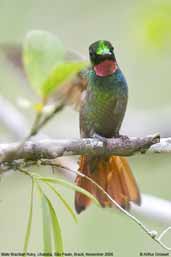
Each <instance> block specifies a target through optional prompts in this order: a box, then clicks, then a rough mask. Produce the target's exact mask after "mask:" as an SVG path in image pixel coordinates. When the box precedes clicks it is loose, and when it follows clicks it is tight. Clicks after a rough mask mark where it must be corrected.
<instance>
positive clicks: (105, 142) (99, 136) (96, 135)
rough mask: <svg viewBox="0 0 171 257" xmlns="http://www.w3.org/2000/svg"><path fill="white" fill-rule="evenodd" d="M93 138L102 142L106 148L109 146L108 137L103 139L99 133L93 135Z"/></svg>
mask: <svg viewBox="0 0 171 257" xmlns="http://www.w3.org/2000/svg"><path fill="white" fill-rule="evenodd" d="M93 138H96V139H98V140H99V141H101V142H102V143H103V145H104V146H107V143H108V141H107V138H106V137H103V136H101V135H99V134H97V133H94V134H93Z"/></svg>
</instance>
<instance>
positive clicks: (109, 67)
mask: <svg viewBox="0 0 171 257" xmlns="http://www.w3.org/2000/svg"><path fill="white" fill-rule="evenodd" d="M117 68H118V67H117V63H116V62H114V61H113V60H105V61H103V62H101V63H99V64H96V65H95V66H94V71H95V73H96V75H97V76H99V77H106V76H109V75H112V73H114V72H115V71H116V70H117Z"/></svg>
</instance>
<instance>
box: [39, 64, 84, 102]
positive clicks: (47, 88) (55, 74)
mask: <svg viewBox="0 0 171 257" xmlns="http://www.w3.org/2000/svg"><path fill="white" fill-rule="evenodd" d="M86 66H87V62H85V61H82V62H70V63H66V62H65V63H61V64H58V65H57V66H56V67H55V68H54V69H53V70H52V72H51V73H50V74H49V76H48V78H47V80H46V81H45V82H44V83H43V85H42V87H41V90H42V92H41V94H42V95H43V97H47V96H48V95H49V94H51V93H52V92H53V91H54V89H56V88H57V87H58V86H59V85H61V84H62V83H64V82H65V80H68V79H69V78H70V77H71V76H72V75H73V74H74V73H76V72H78V71H80V70H81V69H83V68H85V67H86Z"/></svg>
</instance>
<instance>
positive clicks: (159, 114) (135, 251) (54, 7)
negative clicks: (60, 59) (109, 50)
mask: <svg viewBox="0 0 171 257" xmlns="http://www.w3.org/2000/svg"><path fill="white" fill-rule="evenodd" d="M32 29H42V30H48V31H50V32H52V33H55V34H57V35H58V36H59V38H61V40H62V41H63V43H64V45H65V47H66V48H71V49H75V50H77V51H79V52H80V53H82V54H84V55H88V46H89V44H90V43H92V42H93V41H95V40H98V39H107V40H110V41H111V42H112V43H113V44H114V47H115V54H116V57H117V60H118V63H119V65H120V67H121V68H122V70H123V72H124V74H125V76H126V78H127V81H128V84H129V104H128V111H127V114H126V117H125V121H124V125H123V131H124V132H125V133H126V134H128V135H130V136H136V135H145V134H150V133H154V132H161V135H162V136H169V135H170V134H169V132H170V129H171V124H170V112H171V106H170V96H171V85H170V67H171V1H170V0H168V1H166V0H160V1H159V0H158V1H157V0H154V1H151V0H150V1H138V0H128V1H123V0H121V1H115V0H113V1H112V0H108V1H97V0H86V1H78V0H71V1H66V0H63V1H58V0H56V1H55V0H49V1H47V0H44V1H42V0H41V1H40V0H37V1H33V0H29V1H28V0H13V1H9V0H0V33H1V35H0V43H6V42H10V43H21V42H23V39H24V37H25V34H26V33H27V32H28V31H30V30H32ZM0 90H1V95H3V96H4V97H6V98H7V99H9V100H10V101H11V102H12V103H14V104H15V105H16V107H17V108H18V110H20V111H21V112H22V113H23V114H24V115H25V116H26V118H27V119H28V122H29V124H31V121H32V119H33V111H32V110H30V109H26V110H25V109H24V110H23V107H21V106H20V105H19V104H18V103H19V99H21V98H26V99H27V98H28V99H29V100H32V98H33V95H32V94H30V92H29V90H28V88H27V85H26V83H25V82H24V81H23V80H22V79H21V78H20V77H17V76H16V73H15V72H14V70H13V69H12V67H9V63H8V62H6V60H5V59H4V57H3V55H1V59H0ZM34 100H35V102H36V96H34ZM68 124H69V125H68ZM43 131H44V132H46V134H49V135H50V136H53V137H54V138H70V137H72V138H73V137H79V124H78V113H76V112H75V111H73V110H72V109H71V108H66V109H65V110H64V111H63V112H62V113H60V114H59V115H57V116H56V117H55V119H54V120H53V121H51V122H50V123H49V124H48V126H46V128H45V129H44V130H43ZM0 139H1V141H3V142H7V141H12V140H13V141H15V138H14V137H13V136H12V135H11V134H10V132H9V131H7V130H6V129H5V127H4V126H3V124H2V126H1V127H0ZM129 160H130V163H131V166H132V169H133V171H134V174H135V176H136V178H137V181H138V184H139V187H140V190H141V191H142V192H143V193H147V194H151V195H154V196H158V197H161V198H164V199H168V200H170V197H171V186H170V179H171V172H170V170H171V158H170V156H169V155H144V156H140V155H139V156H135V157H131V158H129ZM36 171H38V172H41V173H42V172H44V174H46V175H47V174H49V172H50V170H48V169H46V170H44V171H42V169H41V170H36ZM61 192H63V194H64V196H66V198H67V199H68V200H69V202H70V203H72V206H73V193H72V192H70V191H68V190H63V189H62V188H61ZM29 193H30V181H29V178H27V177H26V176H23V175H21V174H16V173H13V174H9V175H8V176H5V177H3V179H2V182H1V184H0V200H1V201H0V252H2V251H21V250H22V247H23V242H24V233H25V229H26V223H27V216H28V204H29V197H30V195H29ZM55 204H56V210H57V214H58V215H59V218H60V222H61V228H62V233H63V238H64V247H65V251H66V252H68V251H72V252H74V251H84V252H86V251H89V252H91V251H92V252H106V251H107V252H108V251H113V252H114V256H139V253H140V252H148V251H150V252H154V251H156V252H157V251H158V252H163V250H162V249H161V247H159V246H158V245H157V244H156V243H155V242H154V241H152V240H151V239H150V238H149V237H148V236H147V235H146V234H145V233H144V232H143V231H141V229H139V227H138V226H137V225H136V224H134V223H132V222H131V221H130V220H129V219H128V218H127V217H125V216H123V215H121V214H119V213H118V212H117V211H115V210H102V209H99V208H97V207H95V206H92V207H90V208H89V209H88V210H87V211H86V212H85V213H83V214H81V215H80V216H79V217H78V219H79V224H78V225H75V224H74V223H73V221H72V220H71V218H70V216H69V215H68V214H67V212H66V211H65V210H64V209H63V207H62V205H61V204H60V203H59V204H58V203H55ZM37 205H38V203H37V202H35V206H36V207H35V212H34V226H33V231H32V239H31V243H30V248H29V250H30V251H36V252H37V251H41V245H42V243H41V241H42V238H41V221H40V215H39V211H40V210H39V207H38V206H37ZM144 222H145V223H146V224H147V225H148V226H149V227H150V228H153V229H158V230H159V231H161V230H162V229H164V228H165V226H166V225H164V224H159V223H155V222H153V221H152V220H147V219H144ZM165 241H166V242H167V243H168V244H170V245H171V236H166V239H165Z"/></svg>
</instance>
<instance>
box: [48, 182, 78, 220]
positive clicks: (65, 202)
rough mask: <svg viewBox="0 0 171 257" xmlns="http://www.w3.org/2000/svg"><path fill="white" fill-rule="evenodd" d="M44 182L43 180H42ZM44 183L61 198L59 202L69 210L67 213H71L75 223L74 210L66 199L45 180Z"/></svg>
mask: <svg viewBox="0 0 171 257" xmlns="http://www.w3.org/2000/svg"><path fill="white" fill-rule="evenodd" d="M44 182H45V181H44ZM45 183H46V185H47V186H48V187H49V188H50V189H51V190H52V191H53V192H54V193H55V195H56V196H57V197H58V198H59V199H60V200H61V202H62V203H63V204H64V205H65V207H66V209H67V210H68V211H69V213H70V214H71V216H72V217H73V219H74V221H75V222H76V223H77V222H78V221H77V217H76V215H75V213H74V211H73V210H72V208H71V207H70V206H69V204H68V203H67V201H66V200H65V199H64V198H63V196H62V195H61V194H60V193H59V192H58V191H57V190H56V188H54V187H53V186H52V185H51V184H50V183H48V182H45Z"/></svg>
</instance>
